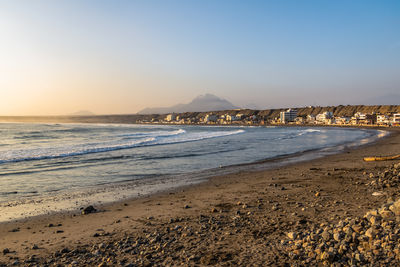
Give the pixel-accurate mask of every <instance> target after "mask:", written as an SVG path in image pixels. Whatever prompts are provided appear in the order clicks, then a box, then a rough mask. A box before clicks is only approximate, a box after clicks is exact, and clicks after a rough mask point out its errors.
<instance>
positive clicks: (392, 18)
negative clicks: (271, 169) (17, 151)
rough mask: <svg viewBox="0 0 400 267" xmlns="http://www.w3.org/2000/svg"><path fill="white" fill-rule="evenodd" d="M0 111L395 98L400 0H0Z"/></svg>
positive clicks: (399, 96)
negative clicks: (210, 97)
mask: <svg viewBox="0 0 400 267" xmlns="http://www.w3.org/2000/svg"><path fill="white" fill-rule="evenodd" d="M0 36H1V39H0V115H60V114H69V113H73V112H76V111H78V110H90V111H92V112H94V113H96V114H106V113H113V114H115V113H120V114H121V113H136V112H137V111H139V110H141V109H143V108H145V107H155V106H170V105H174V104H177V103H187V102H190V100H191V99H193V98H194V97H196V96H197V95H200V94H205V93H211V94H215V95H217V96H219V97H222V98H225V99H227V100H229V101H231V102H232V103H233V104H235V105H238V106H243V107H248V106H251V107H252V106H254V107H258V108H273V107H290V106H296V107H298V106H305V105H338V104H400V1H396V0H393V1H384V0H380V1H376V0H374V1H368V0H358V1H357V0H353V1H348V0H343V1H338V0H332V1H320V0H318V1H317V0H316V1H307V0H305V1H298V0H293V1H289V0H276V1H267V0H266V1H255V0H254V1H251V0H250V1H237V0H230V1H229V0H227V1H223V0H216V1H215V0H210V1H208V0H201V1H191V0H185V1H183V0H182V1H172V0H159V1H151V0H142V1H128V0H127V1H116V0H109V1H101V0H93V1H89V0H79V1H72V0H65V1H62V0H58V1H54V0H48V1H40V0H35V1H32V0H26V1H22V0H13V1H6V0H0Z"/></svg>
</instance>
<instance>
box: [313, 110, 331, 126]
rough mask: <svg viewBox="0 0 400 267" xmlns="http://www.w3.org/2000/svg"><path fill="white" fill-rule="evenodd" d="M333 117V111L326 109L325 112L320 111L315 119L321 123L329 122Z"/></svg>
mask: <svg viewBox="0 0 400 267" xmlns="http://www.w3.org/2000/svg"><path fill="white" fill-rule="evenodd" d="M332 118H333V113H332V112H330V111H325V112H324V113H320V114H318V115H317V116H316V117H315V120H316V121H317V122H319V123H326V124H328V121H329V122H331V119H332Z"/></svg>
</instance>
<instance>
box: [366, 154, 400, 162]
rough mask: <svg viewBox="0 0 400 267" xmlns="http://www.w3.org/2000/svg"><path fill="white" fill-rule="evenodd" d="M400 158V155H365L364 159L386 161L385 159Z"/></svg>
mask: <svg viewBox="0 0 400 267" xmlns="http://www.w3.org/2000/svg"><path fill="white" fill-rule="evenodd" d="M394 159H400V155H396V156H388V157H365V158H364V161H384V160H394Z"/></svg>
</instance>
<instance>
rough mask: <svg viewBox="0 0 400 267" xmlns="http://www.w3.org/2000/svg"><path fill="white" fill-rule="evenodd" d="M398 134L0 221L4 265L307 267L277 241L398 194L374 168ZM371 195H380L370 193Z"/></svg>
mask: <svg viewBox="0 0 400 267" xmlns="http://www.w3.org/2000/svg"><path fill="white" fill-rule="evenodd" d="M399 151H400V131H398V130H392V131H391V135H390V136H389V137H386V138H383V139H380V140H378V141H377V142H375V143H373V144H367V145H364V146H361V147H358V148H355V149H350V150H346V151H344V152H343V153H341V154H335V155H330V156H327V157H324V158H319V159H316V160H311V161H307V162H301V163H295V164H290V165H287V166H285V167H281V168H278V169H272V170H263V171H252V167H251V165H249V168H248V170H246V171H241V172H238V173H235V174H230V175H226V176H220V177H213V178H211V179H210V180H209V181H207V182H204V183H202V184H200V185H196V186H191V187H185V188H180V189H178V190H174V191H172V192H166V193H159V194H156V195H152V196H149V197H144V198H140V199H133V200H130V201H124V202H120V203H115V204H111V205H106V206H96V207H95V208H96V209H97V212H95V213H90V214H87V215H82V214H81V211H80V210H77V211H76V212H73V213H57V214H51V215H45V216H40V217H34V218H30V219H27V220H22V221H17V222H8V223H3V224H1V225H0V266H2V265H4V266H8V265H17V266H18V265H21V266H37V265H40V266H57V265H60V266H68V265H70V266H115V265H120V266H153V265H158V266H168V265H171V266H177V265H178V266H179V265H184V266H186V265H190V266H204V265H219V266H238V265H240V266H269V265H278V266H282V265H285V264H294V265H295V264H300V265H301V264H304V263H302V262H300V261H299V260H297V259H296V258H293V257H291V256H290V253H289V252H288V251H287V250H285V249H284V247H283V246H282V245H281V243H282V242H281V240H284V239H286V238H287V233H289V232H299V231H303V230H304V231H305V230H307V229H310V228H312V227H315V226H319V225H321V224H326V225H328V224H336V223H338V222H339V221H340V220H343V219H344V218H347V217H351V218H355V217H360V216H361V217H362V216H363V215H364V214H365V213H366V212H367V211H368V210H371V209H373V208H378V207H379V206H381V205H382V204H384V203H386V202H387V201H388V200H390V199H392V200H396V199H397V198H398V197H399V190H398V188H397V187H386V188H384V189H379V190H378V191H379V194H376V192H377V188H376V187H374V186H371V185H370V181H371V178H370V174H371V173H378V172H381V171H383V170H384V169H385V168H387V167H389V166H390V165H392V164H393V163H397V162H399V161H382V162H364V161H363V157H365V156H377V155H395V154H399ZM374 192H375V194H373V193H374Z"/></svg>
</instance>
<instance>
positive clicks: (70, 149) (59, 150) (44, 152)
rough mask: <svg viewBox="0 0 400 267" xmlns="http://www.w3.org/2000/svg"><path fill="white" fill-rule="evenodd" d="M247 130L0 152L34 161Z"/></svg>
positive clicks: (4, 158)
mask: <svg viewBox="0 0 400 267" xmlns="http://www.w3.org/2000/svg"><path fill="white" fill-rule="evenodd" d="M243 132H245V131H244V130H237V131H216V132H194V133H186V131H185V130H183V129H179V130H176V131H171V132H169V133H167V132H166V131H165V132H164V133H161V134H160V132H158V133H157V132H155V133H154V136H153V137H145V138H140V139H134V140H132V139H131V140H125V139H123V140H120V139H119V140H116V141H108V142H100V143H87V144H74V145H70V146H59V147H45V148H36V149H27V150H10V151H6V152H0V164H1V163H10V162H20V161H32V160H43V159H56V158H64V157H72V156H80V155H85V154H92V153H100V152H108V151H115V150H121V149H130V148H135V147H143V146H155V145H168V144H177V143H185V142H193V141H200V140H204V139H210V138H217V137H224V136H229V135H236V134H240V133H243Z"/></svg>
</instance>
